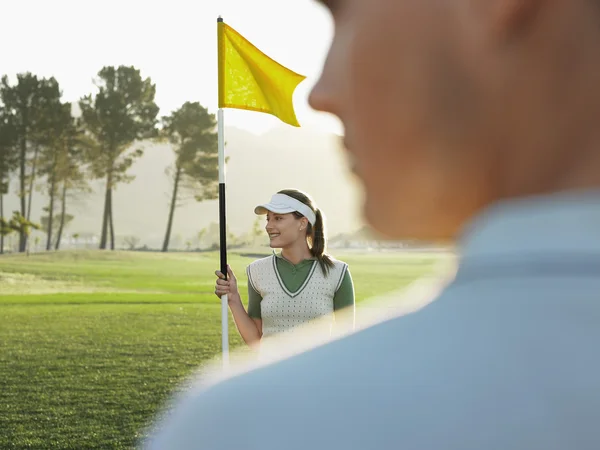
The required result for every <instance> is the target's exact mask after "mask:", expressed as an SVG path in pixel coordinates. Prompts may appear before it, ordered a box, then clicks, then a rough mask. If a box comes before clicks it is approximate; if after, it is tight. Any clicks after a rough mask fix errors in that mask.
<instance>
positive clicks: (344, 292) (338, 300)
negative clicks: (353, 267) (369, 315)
mask: <svg viewBox="0 0 600 450" xmlns="http://www.w3.org/2000/svg"><path fill="white" fill-rule="evenodd" d="M349 306H352V307H353V306H354V283H353V282H352V275H350V269H346V273H345V274H344V279H343V280H342V284H341V285H340V287H339V289H338V290H337V292H336V293H335V296H334V297H333V310H334V311H339V310H340V309H343V308H347V307H349Z"/></svg>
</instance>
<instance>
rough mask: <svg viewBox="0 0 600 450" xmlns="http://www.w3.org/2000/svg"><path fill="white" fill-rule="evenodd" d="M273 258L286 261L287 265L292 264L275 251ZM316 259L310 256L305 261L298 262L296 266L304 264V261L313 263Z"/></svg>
mask: <svg viewBox="0 0 600 450" xmlns="http://www.w3.org/2000/svg"><path fill="white" fill-rule="evenodd" d="M273 256H275V257H276V258H279V259H281V260H282V261H286V262H288V263H290V264H292V263H291V262H290V261H288V260H287V259H285V258H284V257H283V255H282V254H281V252H275V250H273ZM316 259H317V258H316V257H314V256H311V257H310V258H307V259H305V260H303V261H301V262H299V263H298V264H302V263H304V262H306V261H310V262H312V261H315V260H316ZM298 264H296V265H298Z"/></svg>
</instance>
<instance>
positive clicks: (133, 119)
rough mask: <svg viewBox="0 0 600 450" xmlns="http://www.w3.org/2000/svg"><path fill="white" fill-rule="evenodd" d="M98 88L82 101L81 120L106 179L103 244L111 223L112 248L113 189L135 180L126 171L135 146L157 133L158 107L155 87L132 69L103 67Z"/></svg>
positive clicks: (96, 172) (98, 173)
mask: <svg viewBox="0 0 600 450" xmlns="http://www.w3.org/2000/svg"><path fill="white" fill-rule="evenodd" d="M96 86H97V88H98V92H97V93H96V95H95V96H94V95H88V96H86V97H84V98H82V99H81V100H80V102H79V106H80V108H81V114H82V120H83V124H84V126H85V129H86V132H87V133H88V136H89V137H91V138H92V139H93V141H95V145H93V146H91V147H90V148H88V156H89V161H90V163H91V169H92V174H93V176H94V177H95V178H103V179H105V180H106V190H105V195H104V212H103V215H102V232H101V236H100V248H101V249H106V245H107V235H108V228H109V226H110V248H111V249H112V250H114V248H115V239H114V221H113V208H112V205H113V203H112V198H113V190H114V188H115V186H117V184H119V183H127V182H130V181H132V180H133V177H132V176H131V175H128V174H127V171H128V170H129V168H130V167H131V166H132V165H133V163H134V161H135V160H136V159H137V158H139V157H140V156H141V155H142V153H143V152H142V150H141V149H136V150H134V151H130V150H131V146H132V145H133V144H134V143H135V142H136V141H139V140H142V139H147V138H150V137H154V136H155V133H156V128H155V126H156V122H157V121H156V116H157V114H158V106H156V103H154V97H155V93H156V87H155V85H153V84H152V82H151V80H150V78H142V76H141V74H140V71H139V70H137V69H136V68H134V67H126V66H119V67H118V68H115V67H104V68H103V69H102V70H100V72H99V73H98V79H97V80H96Z"/></svg>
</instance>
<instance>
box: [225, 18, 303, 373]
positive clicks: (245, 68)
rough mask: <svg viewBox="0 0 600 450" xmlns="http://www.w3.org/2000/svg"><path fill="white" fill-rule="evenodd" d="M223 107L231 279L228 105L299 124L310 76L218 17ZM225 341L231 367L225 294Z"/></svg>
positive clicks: (226, 353)
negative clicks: (298, 101) (300, 94)
mask: <svg viewBox="0 0 600 450" xmlns="http://www.w3.org/2000/svg"><path fill="white" fill-rule="evenodd" d="M217 44H218V64H217V65H218V77H219V87H218V92H219V108H218V109H217V134H218V153H219V234H220V240H219V250H220V253H221V273H223V274H224V275H225V278H227V225H226V223H227V207H226V202H225V121H224V108H233V109H246V110H249V111H257V112H262V113H267V114H271V115H273V116H275V117H277V118H279V119H280V120H281V121H282V122H284V123H287V124H289V125H293V126H295V127H299V126H300V124H299V123H298V119H296V113H295V112H294V104H293V101H292V97H293V95H294V90H295V89H296V87H297V86H298V85H299V84H300V83H301V82H302V80H304V79H305V78H306V77H305V76H303V75H299V74H297V73H296V72H292V71H291V70H290V69H288V68H286V67H284V66H282V65H281V64H279V63H278V62H275V61H273V60H272V59H271V58H269V57H268V56H267V55H265V54H264V53H263V52H261V51H260V50H259V49H257V48H256V47H255V46H254V45H252V44H251V43H250V42H249V41H247V40H246V39H245V38H244V37H243V36H242V35H241V34H239V33H238V32H237V31H235V30H234V29H233V28H231V27H230V26H228V25H226V24H225V23H223V19H222V18H221V17H220V16H219V18H218V19H217ZM221 343H222V350H223V367H224V368H227V367H228V366H229V305H228V298H227V295H223V296H221Z"/></svg>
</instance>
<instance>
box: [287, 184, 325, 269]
mask: <svg viewBox="0 0 600 450" xmlns="http://www.w3.org/2000/svg"><path fill="white" fill-rule="evenodd" d="M278 194H284V195H287V196H289V197H292V198H295V199H296V200H298V201H300V202H302V203H304V204H305V205H306V206H308V207H309V208H310V209H312V210H313V211H314V213H315V216H316V220H315V224H314V225H311V223H310V222H309V223H308V226H307V228H306V238H307V240H308V242H309V244H310V253H311V255H312V256H313V257H314V258H316V259H317V261H318V262H319V266H321V270H322V271H323V275H325V276H327V275H328V274H329V269H331V268H333V266H334V264H333V259H331V256H329V255H328V254H327V253H325V252H326V250H327V238H326V237H325V218H324V217H323V213H321V210H320V209H319V208H317V206H316V205H315V202H314V201H313V200H312V199H311V198H310V197H309V196H308V195H307V194H305V193H304V192H300V191H298V190H296V189H284V190H283V191H279V192H278ZM294 215H295V216H296V218H297V219H300V218H302V217H304V216H303V215H302V214H300V213H299V212H294Z"/></svg>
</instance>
